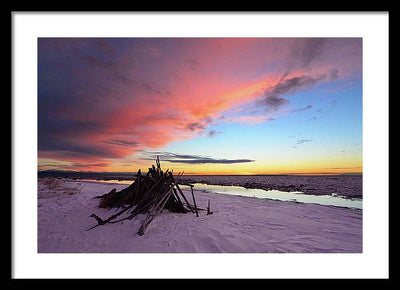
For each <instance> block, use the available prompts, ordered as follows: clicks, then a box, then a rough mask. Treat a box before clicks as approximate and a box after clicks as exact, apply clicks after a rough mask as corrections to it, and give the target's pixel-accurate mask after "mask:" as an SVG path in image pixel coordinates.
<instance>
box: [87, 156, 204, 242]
mask: <svg viewBox="0 0 400 290" xmlns="http://www.w3.org/2000/svg"><path fill="white" fill-rule="evenodd" d="M156 165H157V167H156V166H154V165H153V166H152V167H151V168H149V171H148V172H147V174H146V175H145V176H142V173H141V171H140V169H139V171H138V173H137V175H136V179H135V181H134V182H133V183H132V184H131V185H129V186H128V187H127V188H125V189H123V190H121V191H118V192H117V191H116V189H113V190H111V191H110V192H109V193H106V194H104V195H101V196H97V197H96V198H99V199H100V203H99V207H101V208H118V209H120V211H119V212H117V213H116V214H114V215H112V216H110V217H109V218H107V219H105V220H103V219H101V218H100V217H98V216H97V215H95V214H92V215H91V217H93V218H95V219H96V220H97V225H95V226H93V227H91V228H90V229H88V230H91V229H93V228H95V227H97V226H100V225H105V224H112V223H117V222H120V221H123V220H130V219H132V218H133V217H135V216H136V215H138V214H145V215H146V217H145V219H144V221H143V223H142V225H141V226H140V228H139V231H138V234H139V235H144V233H145V231H146V229H147V227H148V226H149V225H150V223H151V222H152V221H153V219H154V218H155V217H156V216H157V215H158V214H159V213H160V212H161V211H162V210H163V209H167V210H169V211H170V212H176V213H186V212H188V211H190V212H193V213H194V212H195V213H196V215H197V216H198V210H202V209H201V208H198V207H197V206H196V201H195V197H194V193H193V185H190V188H191V192H192V198H193V203H194V205H192V204H190V203H189V201H188V200H187V198H186V197H185V195H184V194H183V192H182V190H181V188H180V187H179V184H178V183H179V179H180V178H181V176H182V175H183V172H182V173H180V174H178V176H177V177H176V178H175V177H174V175H173V174H172V172H171V171H169V170H168V169H167V170H166V171H165V172H163V171H162V170H161V165H160V160H159V158H158V156H157V159H156ZM123 213H125V215H127V216H125V217H124V218H119V219H116V218H117V217H119V216H121V215H122V214H123Z"/></svg>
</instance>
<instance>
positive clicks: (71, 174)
mask: <svg viewBox="0 0 400 290" xmlns="http://www.w3.org/2000/svg"><path fill="white" fill-rule="evenodd" d="M136 174H137V172H97V171H73V170H54V169H50V170H40V171H38V177H39V178H43V177H55V178H70V179H98V180H111V179H115V180H133V179H134V178H135V176H136ZM142 175H143V173H142ZM232 175H233V174H232ZM254 175H255V176H256V175H257V176H262V175H270V176H271V175H272V176H276V175H275V174H254ZM277 175H280V176H290V175H303V176H306V175H307V174H277ZM314 175H315V176H319V175H318V174H311V175H309V176H314ZM321 175H328V174H321ZM331 175H336V176H362V173H343V174H331ZM200 176H207V174H200Z"/></svg>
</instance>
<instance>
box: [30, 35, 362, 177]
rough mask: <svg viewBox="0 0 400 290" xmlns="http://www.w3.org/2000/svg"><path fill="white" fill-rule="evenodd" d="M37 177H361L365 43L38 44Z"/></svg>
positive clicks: (135, 41)
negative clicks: (159, 166)
mask: <svg viewBox="0 0 400 290" xmlns="http://www.w3.org/2000/svg"><path fill="white" fill-rule="evenodd" d="M38 79H39V82H38V134H39V136H38V137H39V138H38V140H39V144H38V145H39V152H38V161H39V162H38V163H39V168H38V169H39V170H48V169H56V170H78V171H110V172H136V171H137V170H138V169H139V168H141V169H142V170H143V171H146V170H147V168H148V167H149V166H150V165H151V164H152V163H153V160H154V158H155V156H157V155H158V156H160V160H161V162H162V163H163V168H170V169H173V170H174V172H179V171H184V172H185V174H342V173H362V39H361V38H39V40H38Z"/></svg>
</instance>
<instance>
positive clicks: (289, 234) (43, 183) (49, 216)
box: [38, 178, 362, 253]
mask: <svg viewBox="0 0 400 290" xmlns="http://www.w3.org/2000/svg"><path fill="white" fill-rule="evenodd" d="M126 186H127V185H126V184H111V183H99V182H91V181H78V180H66V179H41V178H40V179H39V180H38V252H39V253H361V252H362V210H360V209H350V208H344V207H335V206H326V205H318V204H308V203H296V202H291V201H277V200H270V199H259V198H251V197H243V196H234V195H226V194H214V193H210V192H205V191H199V190H196V188H195V195H196V201H197V204H198V206H199V207H201V208H206V206H207V202H208V200H210V201H211V209H212V211H213V214H212V215H206V213H205V212H203V211H201V212H200V213H199V217H196V215H195V214H192V213H186V214H179V213H170V212H168V211H167V210H164V211H163V212H162V213H161V214H160V215H158V216H157V217H156V218H155V220H154V221H153V222H152V224H151V225H150V226H149V229H148V231H147V232H146V234H145V235H144V236H139V235H138V234H137V230H138V228H139V227H140V224H141V222H142V221H143V219H144V216H143V215H138V216H136V217H135V218H133V219H132V220H125V221H123V222H120V223H116V224H107V225H104V226H99V227H96V228H95V229H93V230H90V231H86V230H87V229H88V228H90V227H92V226H94V225H95V224H96V221H95V220H94V219H93V218H91V217H89V216H90V215H91V214H92V213H95V214H96V215H98V216H100V217H102V218H106V217H108V216H110V215H111V214H113V213H114V210H108V209H102V208H98V207H97V205H98V202H99V200H98V199H94V198H93V197H95V196H98V195H101V194H104V193H106V192H109V191H110V190H111V189H113V188H116V189H117V190H121V189H123V188H125V187H126ZM184 191H185V194H186V196H187V197H188V198H189V197H190V193H189V191H186V190H184Z"/></svg>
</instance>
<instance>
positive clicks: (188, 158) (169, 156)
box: [143, 152, 255, 164]
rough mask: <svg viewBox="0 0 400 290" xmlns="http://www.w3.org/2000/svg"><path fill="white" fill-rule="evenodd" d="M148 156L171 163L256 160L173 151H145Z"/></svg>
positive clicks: (228, 162) (243, 161)
mask: <svg viewBox="0 0 400 290" xmlns="http://www.w3.org/2000/svg"><path fill="white" fill-rule="evenodd" d="M144 153H145V155H147V157H145V158H143V159H144V160H154V159H156V158H157V156H158V157H159V158H160V160H161V161H166V162H171V163H186V164H235V163H248V162H254V161H255V160H250V159H216V158H212V157H207V156H201V155H187V154H175V153H171V152H144Z"/></svg>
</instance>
